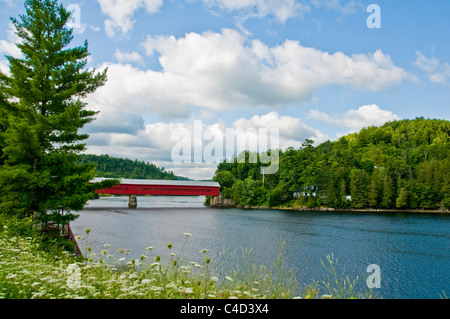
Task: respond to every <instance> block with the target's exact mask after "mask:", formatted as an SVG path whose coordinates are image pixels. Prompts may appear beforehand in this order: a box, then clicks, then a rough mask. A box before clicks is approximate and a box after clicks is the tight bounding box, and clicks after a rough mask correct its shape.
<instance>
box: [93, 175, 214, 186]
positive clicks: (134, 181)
mask: <svg viewBox="0 0 450 319" xmlns="http://www.w3.org/2000/svg"><path fill="white" fill-rule="evenodd" d="M108 179H113V178H98V177H96V178H94V179H93V180H92V183H99V182H102V181H104V180H108ZM120 180H121V182H120V184H121V185H172V186H202V187H220V184H219V183H216V182H197V181H178V180H158V179H120Z"/></svg>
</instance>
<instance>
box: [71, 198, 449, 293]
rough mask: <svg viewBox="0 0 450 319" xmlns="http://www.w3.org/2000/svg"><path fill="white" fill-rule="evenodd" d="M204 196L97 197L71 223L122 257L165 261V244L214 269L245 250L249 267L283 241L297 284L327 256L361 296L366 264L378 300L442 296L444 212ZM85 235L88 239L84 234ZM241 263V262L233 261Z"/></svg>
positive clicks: (273, 254)
mask: <svg viewBox="0 0 450 319" xmlns="http://www.w3.org/2000/svg"><path fill="white" fill-rule="evenodd" d="M203 201H204V197H164V196H158V197H138V208H137V209H128V197H101V198H100V199H97V200H92V201H90V202H88V205H87V206H86V207H85V209H84V210H83V211H81V212H79V213H78V214H79V215H80V217H79V218H78V219H77V220H76V221H74V222H72V223H71V226H72V230H73V232H74V234H75V235H81V236H83V239H82V240H80V242H79V244H80V248H81V250H82V251H83V252H84V249H85V245H86V244H89V246H91V247H92V249H93V251H95V252H97V253H99V252H100V251H101V250H103V249H105V247H104V244H108V245H110V246H111V247H109V248H108V250H109V252H110V253H111V254H114V255H115V256H117V258H120V257H122V256H121V255H120V254H119V253H118V252H117V250H118V249H129V250H130V255H129V256H127V258H130V259H131V258H139V256H140V255H142V254H144V253H145V248H146V247H149V246H153V247H155V248H154V250H155V254H161V255H162V256H164V255H168V249H167V244H168V243H171V244H172V245H173V246H174V248H173V249H175V250H176V249H181V247H182V246H183V245H184V243H185V240H186V236H185V235H184V234H185V233H189V234H191V236H189V238H188V241H187V244H186V247H185V249H184V254H185V255H186V256H188V257H189V258H191V259H192V260H190V261H199V260H200V253H199V251H200V250H202V249H207V250H208V254H209V255H210V256H211V260H213V261H215V263H216V265H218V266H220V265H221V264H222V263H224V262H225V261H224V260H229V259H224V258H223V254H224V251H225V253H226V255H227V256H231V255H232V254H233V253H235V256H236V258H237V259H238V260H239V258H240V257H242V256H243V254H242V251H247V252H250V256H251V258H254V262H259V263H268V262H272V261H275V260H276V259H277V256H278V255H279V253H280V251H281V246H282V244H281V243H282V242H284V243H285V244H284V246H283V247H284V248H283V256H284V257H285V259H286V266H288V267H289V268H292V269H294V271H295V272H296V277H297V279H298V281H299V282H300V283H301V284H302V285H308V284H311V283H312V282H313V281H319V282H320V281H322V280H324V279H326V278H327V277H326V276H327V271H326V270H325V269H324V267H323V266H322V263H321V262H322V261H323V262H327V256H330V255H331V254H333V256H334V259H336V258H337V259H338V263H337V269H338V273H343V272H344V275H345V276H346V277H347V276H348V277H349V278H350V279H354V278H356V276H358V284H357V287H358V288H359V289H360V290H361V291H364V289H365V288H366V278H367V276H369V275H371V274H374V273H373V271H371V272H368V270H367V268H368V266H369V265H372V264H375V265H378V266H379V274H380V277H379V282H380V284H381V287H380V288H375V289H374V291H375V292H376V293H378V296H379V297H381V298H387V299H419V298H420V299H439V298H441V297H443V296H444V294H443V291H444V292H445V294H446V295H447V296H450V216H449V215H448V214H447V215H446V214H413V213H355V212H295V211H284V210H244V209H235V208H232V209H213V208H209V207H205V206H203ZM86 228H89V229H90V230H91V231H90V233H89V235H88V236H86V234H85V229H86ZM241 259H242V258H241Z"/></svg>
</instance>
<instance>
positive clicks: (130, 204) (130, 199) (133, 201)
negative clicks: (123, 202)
mask: <svg viewBox="0 0 450 319" xmlns="http://www.w3.org/2000/svg"><path fill="white" fill-rule="evenodd" d="M128 207H129V208H136V207H137V196H136V195H130V196H129V197H128Z"/></svg>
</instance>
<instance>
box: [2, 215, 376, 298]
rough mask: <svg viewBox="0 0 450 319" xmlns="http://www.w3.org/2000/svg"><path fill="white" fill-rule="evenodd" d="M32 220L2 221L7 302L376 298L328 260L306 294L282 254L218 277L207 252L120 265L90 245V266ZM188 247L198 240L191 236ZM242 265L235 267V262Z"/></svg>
mask: <svg viewBox="0 0 450 319" xmlns="http://www.w3.org/2000/svg"><path fill="white" fill-rule="evenodd" d="M32 224H33V221H32V219H19V218H16V217H10V216H7V215H0V299H78V298H82V299H234V298H239V299H265V298H267V299H277V298H282V299H290V298H292V299H293V298H306V299H312V298H319V299H323V298H327V299H328V298H372V297H374V296H373V295H372V294H371V292H370V291H367V292H362V293H359V292H356V291H355V281H350V280H349V279H348V278H344V277H341V276H340V275H337V272H336V260H335V259H333V258H330V257H329V258H327V263H326V265H327V270H328V271H330V274H331V275H330V276H329V277H325V280H324V281H323V282H320V283H319V282H317V283H314V284H312V285H308V286H301V285H300V284H299V283H298V282H297V281H296V279H295V274H294V272H293V271H292V270H291V269H287V268H286V266H285V262H284V259H283V256H282V254H281V253H280V256H279V258H278V259H277V260H275V261H273V262H272V263H269V264H264V265H258V264H256V263H254V262H252V260H251V259H248V260H247V263H245V264H243V266H241V267H235V268H229V269H221V271H217V268H215V267H214V261H213V260H211V258H210V257H209V256H210V255H209V252H208V251H207V250H206V249H205V250H202V251H200V252H198V255H197V256H185V255H184V253H183V249H184V246H183V247H173V245H171V244H168V245H167V255H166V256H156V255H154V254H153V250H154V249H153V247H148V248H147V249H146V251H145V252H144V253H143V255H141V256H140V258H139V259H131V258H129V256H128V254H127V250H121V251H120V252H118V254H119V257H120V258H116V257H115V256H114V255H113V252H109V251H108V249H109V247H108V245H105V249H104V250H102V251H101V252H96V253H95V252H93V251H92V250H91V248H90V247H89V245H88V244H86V245H84V243H88V242H89V239H88V234H89V230H86V234H85V238H78V239H79V243H80V245H81V246H84V247H85V248H84V249H85V252H84V255H85V257H84V258H75V257H73V256H72V255H71V254H69V253H67V252H66V251H65V250H61V249H60V248H58V245H53V246H51V245H49V244H48V242H45V241H46V239H45V238H44V237H42V234H40V233H35V232H34V230H33V228H32ZM184 236H185V238H186V241H185V245H186V244H188V238H189V237H190V234H184ZM233 263H234V261H233Z"/></svg>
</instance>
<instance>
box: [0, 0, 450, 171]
mask: <svg viewBox="0 0 450 319" xmlns="http://www.w3.org/2000/svg"><path fill="white" fill-rule="evenodd" d="M60 3H62V4H64V5H65V6H66V7H69V6H70V5H72V7H73V8H75V10H78V11H77V12H79V16H78V15H77V16H76V15H74V17H75V16H76V17H78V18H77V19H75V21H74V22H75V23H74V25H73V26H74V31H75V39H74V42H73V45H77V44H81V43H83V42H84V40H85V39H87V40H88V42H89V49H90V52H91V57H90V59H89V67H92V68H96V69H97V70H102V69H104V68H105V67H108V68H109V69H108V75H109V81H108V83H107V84H106V85H105V86H104V87H102V88H101V89H99V90H98V91H97V92H95V93H94V94H92V95H91V96H89V97H88V98H87V100H86V102H87V103H88V105H89V108H90V109H95V110H98V111H100V114H99V116H98V119H97V120H96V121H95V122H93V123H92V124H90V125H89V126H87V127H86V128H85V130H86V132H88V133H89V134H90V138H89V140H88V141H87V152H88V153H93V154H110V155H112V156H120V157H127V158H131V159H139V160H144V161H146V162H153V163H155V164H156V165H158V166H164V167H165V168H166V169H169V170H173V171H174V172H175V173H176V174H179V175H183V176H188V177H190V178H194V179H207V178H211V177H212V176H213V174H214V168H215V167H216V164H213V163H207V162H204V163H182V164H180V163H175V162H174V161H173V156H171V151H172V150H173V148H174V145H175V144H176V143H177V140H176V139H174V138H173V136H172V134H173V133H174V132H176V131H177V130H178V131H180V130H181V132H191V133H192V132H193V131H194V128H193V126H194V121H202V123H203V129H204V130H205V131H206V130H210V131H211V132H213V134H214V135H213V136H217V137H219V136H222V137H223V136H224V133H225V131H226V129H227V128H235V129H237V128H243V129H248V128H254V129H255V130H258V129H261V128H268V129H272V128H276V129H278V130H279V145H280V147H281V148H286V147H289V146H292V147H295V148H297V147H300V145H301V143H302V142H303V141H304V140H305V139H307V138H308V139H313V140H315V141H316V143H321V142H323V141H326V140H328V139H330V140H336V139H337V138H339V137H340V136H342V135H345V134H347V133H349V132H355V131H358V130H360V129H361V128H362V127H364V126H368V125H382V124H383V123H385V122H387V121H391V120H397V119H407V118H409V119H413V118H415V117H420V116H423V117H425V118H441V119H447V120H449V119H450V112H449V104H450V103H449V101H450V41H449V35H448V34H449V33H450V19H449V18H448V16H449V14H450V1H448V0H432V1H424V0H423V1H422V0H414V1H403V0H397V1H392V0H383V1H382V0H379V1H377V0H370V1H364V0H276V1H275V0H241V1H237V0H177V1H175V0H89V1H88V0H78V1H72V0H63V1H61V2H60ZM370 4H376V5H378V7H379V9H380V14H379V15H377V16H376V18H378V17H379V18H380V21H381V22H380V23H381V27H380V28H369V27H368V24H367V20H368V18H369V17H371V18H372V17H373V16H371V15H372V14H374V13H376V12H373V11H370V12H367V8H368V6H369V5H370ZM23 11H24V9H23V3H22V1H16V0H0V24H1V25H0V69H1V70H3V71H4V72H7V70H8V65H7V61H6V59H5V58H4V55H13V56H16V55H17V56H20V52H17V50H16V49H15V47H14V45H13V44H14V43H15V42H16V41H17V38H15V36H14V34H13V32H12V29H11V23H10V21H9V17H17V16H18V15H19V14H21V13H23ZM371 21H372V20H371ZM373 21H378V20H373ZM192 134H193V133H192ZM216 134H217V135H216ZM191 137H193V135H192V136H191ZM206 143H207V142H206V141H203V146H204V145H205V144H206Z"/></svg>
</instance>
